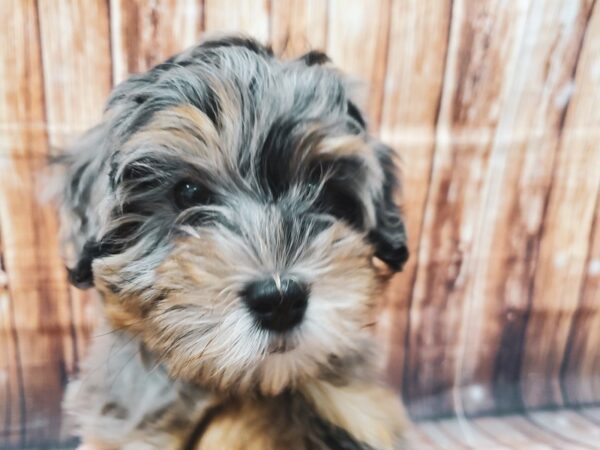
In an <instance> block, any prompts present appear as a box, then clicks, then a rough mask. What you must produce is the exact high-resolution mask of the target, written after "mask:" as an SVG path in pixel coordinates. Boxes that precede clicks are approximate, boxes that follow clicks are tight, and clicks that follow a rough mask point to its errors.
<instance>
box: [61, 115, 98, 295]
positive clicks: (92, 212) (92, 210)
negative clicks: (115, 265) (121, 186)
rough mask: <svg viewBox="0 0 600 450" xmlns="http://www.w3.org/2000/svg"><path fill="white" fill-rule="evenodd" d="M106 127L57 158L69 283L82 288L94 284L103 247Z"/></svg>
mask: <svg viewBox="0 0 600 450" xmlns="http://www.w3.org/2000/svg"><path fill="white" fill-rule="evenodd" d="M106 128H107V127H106V125H105V124H100V125H98V126H97V127H95V128H93V129H91V130H90V131H88V132H87V133H85V134H84V135H83V136H82V137H81V138H80V139H79V140H78V141H77V142H76V143H75V144H74V145H73V146H72V147H71V148H70V149H69V150H68V151H67V152H66V153H65V154H63V155H60V156H59V157H57V158H56V159H55V160H54V161H53V164H54V166H55V170H54V173H55V182H56V183H58V190H57V191H58V196H59V200H60V222H61V223H60V225H61V245H62V251H63V256H64V258H65V260H66V264H67V268H68V271H69V281H70V282H71V283H72V284H73V285H75V286H77V287H79V288H82V289H83V288H88V287H91V286H92V285H93V273H92V262H93V260H94V259H95V258H96V257H97V256H98V253H99V251H100V247H99V246H98V244H96V236H97V234H98V232H99V229H100V222H101V217H100V214H101V213H100V209H101V208H100V204H101V200H102V193H103V192H108V186H107V185H108V175H107V172H106V170H105V167H104V155H105V153H106V151H105V148H106V145H107V140H108V139H107V136H106V132H105V130H106Z"/></svg>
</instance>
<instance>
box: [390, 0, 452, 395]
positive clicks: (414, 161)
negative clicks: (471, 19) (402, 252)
mask: <svg viewBox="0 0 600 450" xmlns="http://www.w3.org/2000/svg"><path fill="white" fill-rule="evenodd" d="M450 15H451V2H450V1H439V0H428V1H423V0H411V1H407V2H405V1H401V2H394V3H392V10H391V24H390V36H389V49H388V54H389V57H388V62H387V72H386V75H385V95H384V98H383V110H382V119H381V129H380V136H381V139H382V140H383V141H384V142H385V143H386V144H388V145H390V146H391V147H392V148H393V149H394V151H395V152H396V154H397V155H398V157H397V158H396V159H397V162H398V165H399V166H400V169H401V174H402V187H403V189H402V190H403V191H404V192H405V193H406V195H405V196H404V197H403V198H402V205H403V209H404V211H405V222H406V226H407V230H408V236H409V248H410V253H411V258H410V259H409V260H408V264H407V265H406V266H405V267H404V270H403V271H402V273H400V274H398V275H397V276H395V277H394V278H393V279H392V281H391V283H390V286H389V288H388V290H387V293H386V295H385V299H384V306H383V308H382V313H381V315H380V319H379V324H378V332H379V336H380V339H381V341H382V343H383V345H384V351H385V356H386V362H387V366H388V373H389V377H390V379H391V380H392V382H393V383H394V384H395V385H396V386H397V387H398V388H399V389H400V387H401V386H402V382H403V377H404V358H405V345H406V342H405V339H406V334H407V332H408V327H409V320H408V319H409V311H410V297H411V291H412V285H413V282H414V276H415V268H416V266H417V260H418V242H419V236H420V234H421V225H422V221H423V211H424V206H425V199H426V196H427V191H428V187H429V177H430V173H431V164H432V161H433V151H434V148H435V128H436V125H437V120H438V112H439V106H440V100H441V90H442V79H443V76H444V69H445V61H446V49H447V42H448V33H449V26H450Z"/></svg>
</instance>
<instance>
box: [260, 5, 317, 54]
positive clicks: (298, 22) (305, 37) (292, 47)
mask: <svg viewBox="0 0 600 450" xmlns="http://www.w3.org/2000/svg"><path fill="white" fill-rule="evenodd" d="M271 8H272V10H271V45H272V46H273V51H274V52H275V53H276V54H277V55H281V56H283V57H298V56H299V55H301V54H303V53H305V52H306V51H308V50H313V49H319V50H323V49H325V47H326V46H327V2H324V1H322V0H291V1H285V2H272V3H271Z"/></svg>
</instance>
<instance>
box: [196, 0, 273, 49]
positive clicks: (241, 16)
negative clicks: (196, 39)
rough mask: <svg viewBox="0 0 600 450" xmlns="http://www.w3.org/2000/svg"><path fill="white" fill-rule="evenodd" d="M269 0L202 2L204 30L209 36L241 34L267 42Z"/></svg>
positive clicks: (210, 0)
mask: <svg viewBox="0 0 600 450" xmlns="http://www.w3.org/2000/svg"><path fill="white" fill-rule="evenodd" d="M270 6H271V2H270V1H269V0H204V28H205V30H206V32H207V33H209V35H214V34H223V33H231V32H235V33H243V34H247V35H250V36H252V37H254V38H256V39H258V40H260V41H261V42H267V41H268V40H269V12H270Z"/></svg>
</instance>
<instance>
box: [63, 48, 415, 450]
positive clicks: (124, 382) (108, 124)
mask: <svg viewBox="0 0 600 450" xmlns="http://www.w3.org/2000/svg"><path fill="white" fill-rule="evenodd" d="M60 163H61V166H62V169H63V171H64V172H63V177H62V180H63V186H62V188H61V196H62V207H61V215H62V225H63V236H64V242H65V249H66V252H65V253H66V256H67V265H68V266H69V267H70V269H69V275H70V280H71V282H72V283H73V284H75V285H76V286H78V287H81V288H88V287H92V286H93V287H94V288H95V289H96V290H97V291H98V292H99V294H100V297H101V311H102V317H103V321H104V325H103V327H104V331H100V332H98V333H97V334H98V337H96V338H95V339H94V341H93V344H92V346H91V349H90V353H89V356H88V357H87V360H86V361H85V363H84V364H83V367H82V373H81V375H80V376H79V378H78V379H77V380H74V381H72V382H71V383H70V385H69V387H68V389H67V395H66V398H65V409H66V411H67V414H68V416H69V417H70V419H71V421H72V422H74V426H75V427H76V432H77V433H78V434H79V435H80V436H81V438H82V439H83V442H84V443H85V444H86V448H87V447H89V448H96V449H108V450H113V449H128V450H132V449H194V448H195V449H202V450H205V449H226V450H235V449H256V450H278V449H286V450H287V449H298V450H309V449H310V450H312V449H397V448H401V447H402V445H403V444H402V442H403V439H402V436H403V426H404V425H403V420H404V419H403V411H402V408H401V406H400V403H399V401H398V399H397V396H396V394H395V393H394V392H393V391H391V390H388V389H387V388H386V387H385V385H384V384H383V383H382V381H381V377H380V375H379V374H378V372H377V367H378V363H377V358H376V354H377V352H376V350H375V348H374V343H373V337H372V334H373V333H372V330H371V328H372V327H371V325H372V323H373V321H374V320H375V318H374V314H375V312H376V311H375V308H374V306H375V303H376V299H377V298H378V296H380V294H381V292H382V288H383V287H384V285H385V282H386V280H387V279H388V278H389V273H390V272H394V271H398V270H400V269H401V268H402V265H403V264H404V262H405V261H406V259H407V257H408V251H407V247H406V233H405V228H404V225H403V221H402V217H401V214H400V211H399V210H398V208H397V206H396V204H395V203H394V195H395V191H396V188H397V184H398V183H397V180H396V170H395V168H394V166H393V163H392V156H391V151H390V149H389V148H387V147H386V146H384V145H383V144H381V143H380V142H378V141H377V140H376V139H375V138H373V137H372V136H371V135H369V133H368V132H367V130H366V127H365V120H364V119H363V117H362V115H361V113H360V111H359V109H358V108H357V106H356V105H355V103H354V102H353V101H352V100H351V98H350V89H349V82H348V80H347V79H346V78H345V77H344V76H343V75H342V74H341V73H340V72H339V71H337V70H335V69H334V68H333V67H331V65H330V63H329V59H328V58H327V56H326V55H324V54H323V53H319V52H310V53H308V54H306V55H305V56H303V57H301V58H299V59H297V60H293V61H281V60H279V59H277V58H275V57H274V56H273V54H272V52H271V51H270V49H268V48H266V47H264V46H262V45H260V44H259V43H257V42H256V41H254V40H251V39H248V38H242V37H227V38H221V39H217V40H209V41H206V42H204V43H202V44H200V45H198V46H196V47H194V48H192V49H190V50H188V51H186V52H184V53H181V54H179V55H176V56H174V57H172V58H170V59H169V60H167V61H166V62H165V63H163V64H160V65H158V66H156V67H154V68H153V69H151V70H149V71H148V72H146V73H143V74H140V75H135V76H132V77H131V78H130V79H128V80H127V81H125V82H123V83H121V84H120V85H118V86H117V87H116V88H115V89H114V91H113V93H112V94H111V96H110V98H109V100H108V104H107V107H106V112H105V115H104V118H103V120H102V122H101V123H100V124H99V125H97V126H96V127H95V128H93V129H92V130H90V131H89V132H88V133H87V134H85V135H84V136H83V137H82V138H81V139H80V140H79V141H78V142H77V143H76V144H75V145H74V148H73V149H72V151H71V152H68V153H67V154H66V155H65V156H63V157H61V160H60ZM377 261H379V263H378V262H377ZM381 261H383V263H385V265H386V266H387V267H388V269H389V270H387V273H382V271H381V266H382V264H381Z"/></svg>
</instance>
